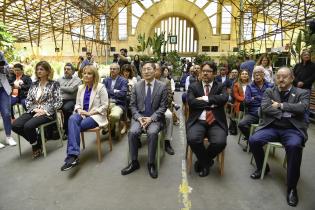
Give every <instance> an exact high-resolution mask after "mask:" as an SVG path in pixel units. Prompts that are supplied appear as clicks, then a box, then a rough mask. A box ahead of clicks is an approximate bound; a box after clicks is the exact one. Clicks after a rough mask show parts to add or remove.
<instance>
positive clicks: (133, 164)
mask: <svg viewBox="0 0 315 210" xmlns="http://www.w3.org/2000/svg"><path fill="white" fill-rule="evenodd" d="M139 168H140V165H139V162H138V161H137V160H133V161H132V162H131V163H130V164H129V165H128V166H127V167H126V168H124V169H123V170H121V175H127V174H130V173H132V172H134V171H135V170H137V169H139Z"/></svg>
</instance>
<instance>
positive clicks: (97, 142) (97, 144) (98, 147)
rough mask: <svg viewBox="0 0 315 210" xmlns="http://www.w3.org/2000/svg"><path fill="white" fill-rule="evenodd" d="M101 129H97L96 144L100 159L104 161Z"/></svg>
mask: <svg viewBox="0 0 315 210" xmlns="http://www.w3.org/2000/svg"><path fill="white" fill-rule="evenodd" d="M100 136H101V135H100V131H96V146H97V154H98V161H100V162H101V161H102V144H101V138H100Z"/></svg>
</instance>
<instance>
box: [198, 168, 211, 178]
mask: <svg viewBox="0 0 315 210" xmlns="http://www.w3.org/2000/svg"><path fill="white" fill-rule="evenodd" d="M208 175H209V167H202V168H201V170H200V172H199V176H200V177H205V176H208Z"/></svg>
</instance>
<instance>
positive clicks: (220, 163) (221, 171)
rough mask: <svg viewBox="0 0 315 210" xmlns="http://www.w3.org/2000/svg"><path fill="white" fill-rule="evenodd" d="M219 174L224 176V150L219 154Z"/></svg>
mask: <svg viewBox="0 0 315 210" xmlns="http://www.w3.org/2000/svg"><path fill="white" fill-rule="evenodd" d="M218 158H219V172H220V176H223V174H224V150H223V151H222V152H221V153H220V154H219V156H218Z"/></svg>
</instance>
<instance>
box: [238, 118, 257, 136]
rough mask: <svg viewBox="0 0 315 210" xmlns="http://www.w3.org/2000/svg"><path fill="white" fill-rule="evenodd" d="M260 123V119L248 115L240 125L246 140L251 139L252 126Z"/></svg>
mask: <svg viewBox="0 0 315 210" xmlns="http://www.w3.org/2000/svg"><path fill="white" fill-rule="evenodd" d="M257 123H259V117H257V116H254V115H250V114H247V115H245V116H244V118H243V119H242V120H241V121H240V122H239V123H238V128H239V129H240V131H241V132H242V133H243V135H244V136H245V138H246V139H248V138H249V132H250V126H251V124H257Z"/></svg>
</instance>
